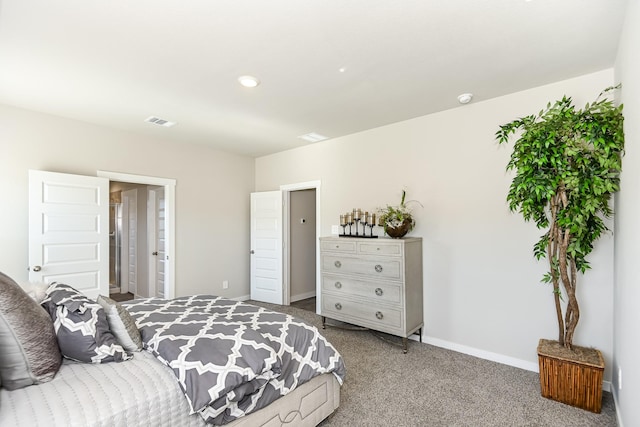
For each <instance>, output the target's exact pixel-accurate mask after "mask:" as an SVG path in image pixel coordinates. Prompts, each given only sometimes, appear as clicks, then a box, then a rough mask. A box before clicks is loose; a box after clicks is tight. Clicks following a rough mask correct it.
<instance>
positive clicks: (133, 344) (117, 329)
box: [96, 295, 142, 351]
mask: <svg viewBox="0 0 640 427" xmlns="http://www.w3.org/2000/svg"><path fill="white" fill-rule="evenodd" d="M96 301H97V302H98V304H100V305H101V306H102V308H103V309H104V311H105V313H107V321H108V322H109V328H110V329H111V332H112V333H113V335H115V337H116V340H118V342H119V343H120V345H121V346H122V347H124V349H125V350H127V351H140V350H142V338H141V337H140V331H139V330H138V327H137V326H136V322H135V320H133V317H131V315H130V314H129V312H128V311H127V310H126V309H125V308H124V307H123V306H121V305H120V304H118V303H117V302H116V301H114V300H112V299H111V298H109V297H105V296H102V295H100V296H98V299H97V300H96Z"/></svg>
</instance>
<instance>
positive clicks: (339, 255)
mask: <svg viewBox="0 0 640 427" xmlns="http://www.w3.org/2000/svg"><path fill="white" fill-rule="evenodd" d="M320 260H321V261H320V263H321V276H322V291H321V299H322V304H321V315H322V320H323V326H324V324H325V320H326V318H331V319H335V320H339V321H342V322H346V323H350V324H353V325H358V326H363V327H366V328H369V329H373V330H377V331H381V332H386V333H388V334H392V335H396V336H399V337H402V338H403V343H404V352H405V353H406V351H407V337H409V336H410V335H411V334H413V333H415V332H416V331H418V330H420V333H421V332H422V331H421V330H422V326H423V312H422V239H421V238H416V237H409V238H404V239H384V238H381V239H364V238H339V237H321V238H320Z"/></svg>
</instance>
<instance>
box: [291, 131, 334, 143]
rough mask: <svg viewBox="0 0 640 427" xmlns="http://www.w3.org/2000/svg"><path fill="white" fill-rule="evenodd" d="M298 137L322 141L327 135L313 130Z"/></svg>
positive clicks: (310, 140)
mask: <svg viewBox="0 0 640 427" xmlns="http://www.w3.org/2000/svg"><path fill="white" fill-rule="evenodd" d="M298 138H300V139H304V140H305V141H307V142H320V141H324V140H325V139H329V137H328V136H324V135H320V134H318V133H315V132H311V133H307V134H304V135H300V136H299V137H298Z"/></svg>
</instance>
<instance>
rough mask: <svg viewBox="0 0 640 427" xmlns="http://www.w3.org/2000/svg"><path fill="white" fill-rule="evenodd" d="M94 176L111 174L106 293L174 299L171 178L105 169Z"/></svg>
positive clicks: (172, 184) (173, 185)
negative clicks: (108, 260) (107, 283)
mask: <svg viewBox="0 0 640 427" xmlns="http://www.w3.org/2000/svg"><path fill="white" fill-rule="evenodd" d="M98 176H99V177H103V178H108V179H109V193H110V197H109V200H110V213H111V212H113V218H110V220H111V221H110V223H111V225H110V227H109V239H110V248H109V255H110V257H109V258H110V268H109V270H110V272H109V282H110V284H109V287H110V292H109V293H110V295H112V298H113V299H116V300H127V299H131V298H134V297H136V298H137V297H153V296H158V297H161V298H167V299H171V298H174V296H175V259H174V258H175V257H174V243H173V242H174V241H175V219H174V218H175V180H173V179H166V178H156V177H147V176H139V175H130V174H123V173H119V172H106V171H98ZM110 216H111V215H110ZM112 263H113V264H112Z"/></svg>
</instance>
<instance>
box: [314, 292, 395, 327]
mask: <svg viewBox="0 0 640 427" xmlns="http://www.w3.org/2000/svg"><path fill="white" fill-rule="evenodd" d="M322 315H323V316H327V317H330V318H333V319H338V320H342V321H345V322H348V323H356V324H359V325H362V326H366V327H370V328H371V329H376V330H380V331H391V332H393V330H395V331H397V330H400V329H401V328H402V310H400V309H394V308H389V307H385V306H376V305H375V304H370V303H367V302H357V301H352V300H349V299H346V298H341V297H339V296H336V295H328V294H327V295H323V296H322Z"/></svg>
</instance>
